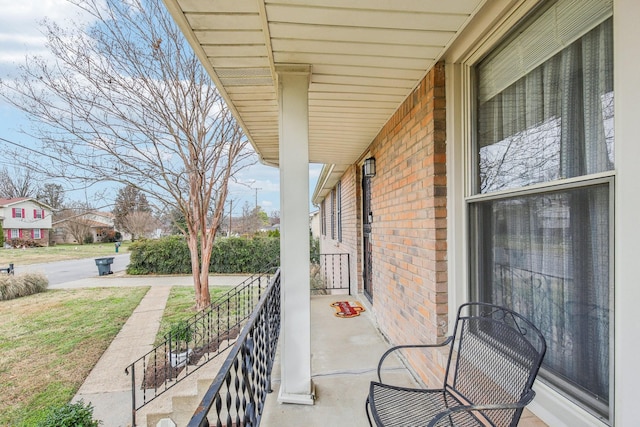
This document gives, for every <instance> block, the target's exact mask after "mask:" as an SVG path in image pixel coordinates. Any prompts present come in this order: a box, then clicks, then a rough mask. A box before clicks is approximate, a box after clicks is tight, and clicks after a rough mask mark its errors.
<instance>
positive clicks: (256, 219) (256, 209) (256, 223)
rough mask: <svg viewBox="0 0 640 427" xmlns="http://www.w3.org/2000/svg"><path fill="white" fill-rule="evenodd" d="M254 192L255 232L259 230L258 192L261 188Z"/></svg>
mask: <svg viewBox="0 0 640 427" xmlns="http://www.w3.org/2000/svg"><path fill="white" fill-rule="evenodd" d="M254 190H256V208H255V211H254V217H255V219H254V221H255V223H254V224H255V227H256V231H257V230H258V229H259V228H260V217H259V216H258V190H262V188H254Z"/></svg>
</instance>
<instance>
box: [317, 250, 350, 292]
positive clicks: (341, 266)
mask: <svg viewBox="0 0 640 427" xmlns="http://www.w3.org/2000/svg"><path fill="white" fill-rule="evenodd" d="M311 291H312V293H313V294H314V295H331V294H333V293H338V292H336V291H339V292H340V293H344V291H347V293H348V294H349V295H351V265H350V258H349V254H348V253H342V254H320V263H319V264H311Z"/></svg>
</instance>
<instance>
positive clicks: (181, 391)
mask: <svg viewBox="0 0 640 427" xmlns="http://www.w3.org/2000/svg"><path fill="white" fill-rule="evenodd" d="M230 351H231V348H228V349H227V350H225V351H224V352H222V353H221V354H220V355H218V356H217V357H216V358H214V359H213V360H211V361H209V362H207V363H205V364H204V365H203V366H202V367H201V368H200V369H198V370H197V371H196V372H194V373H192V374H190V375H189V376H188V377H186V378H185V379H183V380H182V381H180V382H179V383H178V384H176V385H174V386H173V387H172V388H171V389H169V390H168V391H166V392H165V393H164V394H162V395H161V396H159V397H158V398H156V399H155V400H153V401H151V402H150V403H149V404H147V405H146V406H144V407H142V408H141V409H140V410H139V411H138V412H137V414H136V425H137V426H147V427H156V426H158V425H159V424H158V423H159V422H160V421H161V420H163V419H171V420H172V421H173V422H174V423H175V425H176V426H186V425H187V424H188V423H189V420H190V419H191V417H192V416H193V413H194V411H195V409H196V408H197V407H198V404H199V403H200V401H201V400H202V398H203V397H204V395H205V393H206V392H207V390H208V389H209V386H210V385H211V383H212V382H213V380H214V379H215V377H216V375H217V374H218V371H219V370H220V368H221V367H222V364H223V363H224V361H225V359H226V357H227V355H228V353H229V352H230Z"/></svg>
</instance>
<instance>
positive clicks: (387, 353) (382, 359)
mask: <svg viewBox="0 0 640 427" xmlns="http://www.w3.org/2000/svg"><path fill="white" fill-rule="evenodd" d="M452 340H453V337H447V339H446V340H444V341H443V342H441V343H440V344H405V345H397V346H395V347H391V348H390V349H389V350H387V351H385V352H384V354H383V355H382V357H381V358H380V360H379V361H378V381H379V382H382V377H381V376H380V373H381V371H382V363H383V362H384V360H385V359H386V358H387V356H388V355H390V354H391V353H393V352H394V351H396V350H400V349H403V348H428V347H434V348H435V347H444V346H446V345H449V343H450V342H451V341H452Z"/></svg>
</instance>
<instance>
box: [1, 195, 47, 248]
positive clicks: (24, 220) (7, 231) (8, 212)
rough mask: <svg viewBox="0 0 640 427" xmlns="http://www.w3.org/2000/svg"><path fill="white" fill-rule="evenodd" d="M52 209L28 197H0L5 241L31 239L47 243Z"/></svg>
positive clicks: (44, 244)
mask: <svg viewBox="0 0 640 427" xmlns="http://www.w3.org/2000/svg"><path fill="white" fill-rule="evenodd" d="M51 214H52V209H51V207H50V206H47V205H46V204H44V203H41V202H39V201H37V200H36V199H32V198H30V197H18V198H13V199H0V220H1V221H2V228H3V230H4V239H5V242H7V243H8V244H10V242H11V241H12V240H13V241H33V242H35V243H37V244H39V245H42V246H48V245H49V233H50V231H51Z"/></svg>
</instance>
